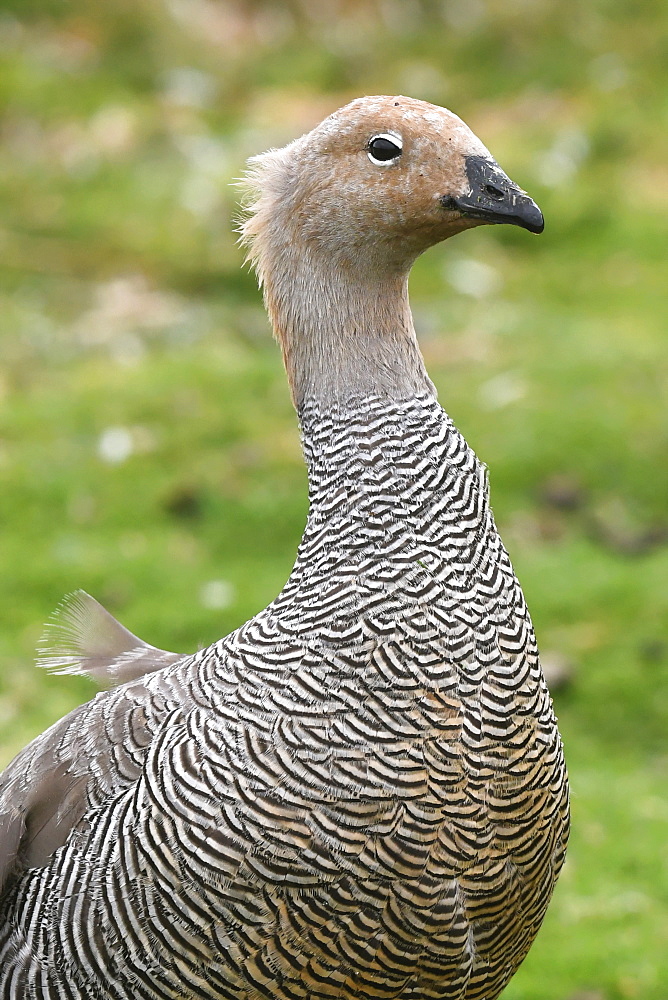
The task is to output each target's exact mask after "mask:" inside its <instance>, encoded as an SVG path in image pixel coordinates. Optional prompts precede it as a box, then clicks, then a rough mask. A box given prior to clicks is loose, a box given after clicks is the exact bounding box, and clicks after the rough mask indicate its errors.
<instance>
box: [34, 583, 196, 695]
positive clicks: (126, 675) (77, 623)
mask: <svg viewBox="0 0 668 1000" xmlns="http://www.w3.org/2000/svg"><path fill="white" fill-rule="evenodd" d="M37 650H38V652H37V665H38V666H39V667H44V668H45V669H47V670H50V671H52V672H53V673H56V674H78V675H84V676H87V677H91V678H92V679H93V680H96V681H98V682H100V683H103V684H107V685H109V684H112V685H114V684H122V683H125V681H130V680H135V679H136V678H137V677H142V676H144V674H149V673H153V672H154V671H156V670H161V669H162V668H163V667H166V666H170V665H171V664H172V663H177V662H178V661H179V660H182V659H184V655H185V654H183V653H170V652H168V651H167V650H165V649H157V648H156V647H155V646H151V645H149V643H147V642H144V641H143V639H140V638H139V637H138V636H136V635H133V633H132V632H130V631H129V630H128V629H126V628H125V626H124V625H121V623H120V622H119V621H117V620H116V619H115V618H114V617H113V615H110V614H109V612H108V611H107V610H106V609H105V608H103V607H102V605H101V604H99V603H98V601H96V600H95V598H94V597H91V596H90V594H87V593H86V592H85V591H84V590H77V591H75V592H74V593H73V594H68V595H67V597H65V598H63V600H62V601H61V603H60V605H59V606H58V608H57V609H56V611H55V612H54V614H53V615H52V617H51V620H50V621H49V622H47V624H46V626H45V629H44V633H43V634H42V637H41V639H40V641H39V643H38V647H37Z"/></svg>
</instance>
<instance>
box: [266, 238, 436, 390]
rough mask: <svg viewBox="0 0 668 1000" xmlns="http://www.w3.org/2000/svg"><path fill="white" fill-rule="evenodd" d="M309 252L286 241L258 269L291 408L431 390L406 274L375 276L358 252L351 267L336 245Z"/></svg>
mask: <svg viewBox="0 0 668 1000" xmlns="http://www.w3.org/2000/svg"><path fill="white" fill-rule="evenodd" d="M320 256H322V253H321V254H320ZM309 257H310V255H309V254H307V253H302V254H299V255H298V254H297V253H296V252H295V250H294V247H292V248H290V249H288V250H287V252H286V253H285V254H283V255H282V257H281V259H280V261H279V262H278V263H277V266H275V267H273V268H272V267H271V266H268V267H267V266H265V270H264V275H263V278H264V287H265V299H266V302H267V307H268V309H269V313H270V316H271V319H272V323H273V326H274V332H275V334H276V336H277V338H278V340H279V342H280V344H281V347H282V350H283V358H284V361H285V367H286V371H287V374H288V380H289V382H290V387H291V390H292V394H293V399H294V402H295V406H296V407H297V409H298V410H300V409H301V408H302V406H303V405H304V403H306V402H308V401H310V400H317V401H319V402H321V403H325V404H330V403H331V404H336V403H341V402H345V401H346V400H347V399H350V398H352V397H354V396H356V397H359V396H366V395H376V396H381V397H386V398H388V399H407V398H410V397H411V396H414V395H417V394H421V393H424V392H429V393H431V394H432V395H434V396H435V395H436V390H435V389H434V386H433V384H432V383H431V381H430V379H429V376H428V375H427V372H426V370H425V367H424V362H423V360H422V355H421V354H420V349H419V347H418V343H417V338H416V336H415V329H414V327H413V318H412V316H411V311H410V306H409V303H408V275H407V274H404V273H394V274H390V275H383V276H378V275H376V274H374V273H373V272H372V269H371V268H370V267H367V266H366V262H365V261H364V260H361V261H360V266H359V268H358V269H356V270H353V269H352V268H351V267H350V265H348V264H347V262H344V261H341V260H340V259H338V260H337V258H336V254H335V253H333V254H332V257H331V259H330V260H329V261H326V262H325V263H324V264H323V263H322V262H319V266H314V265H313V261H312V260H311V259H309Z"/></svg>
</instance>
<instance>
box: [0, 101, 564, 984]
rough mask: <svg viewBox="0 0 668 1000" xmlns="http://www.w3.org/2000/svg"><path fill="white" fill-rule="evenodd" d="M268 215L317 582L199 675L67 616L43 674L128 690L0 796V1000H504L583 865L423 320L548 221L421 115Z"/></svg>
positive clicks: (230, 639)
mask: <svg viewBox="0 0 668 1000" xmlns="http://www.w3.org/2000/svg"><path fill="white" fill-rule="evenodd" d="M249 184H250V188H251V190H252V192H253V198H252V202H251V203H250V205H249V209H248V216H247V221H246V222H245V225H244V228H243V237H244V239H245V241H246V242H247V244H248V245H249V247H250V257H251V259H252V261H253V262H254V264H255V266H256V268H257V272H258V275H259V278H260V281H261V283H262V285H263V287H264V295H265V301H266V305H267V308H268V311H269V314H270V317H271V320H272V323H273V328H274V332H275V334H276V337H277V338H278V341H279V343H280V345H281V347H282V350H283V356H284V360H285V366H286V369H287V374H288V379H289V382H290V387H291V391H292V395H293V398H294V402H295V406H296V409H297V412H298V415H299V420H300V423H301V430H302V435H303V442H304V452H305V456H306V461H307V464H308V471H309V482H310V509H309V515H308V522H307V525H306V529H305V532H304V537H303V540H302V543H301V545H300V547H299V552H298V555H297V559H296V563H295V567H294V570H293V572H292V574H291V576H290V578H289V580H288V582H287V584H286V586H285V587H284V589H283V590H282V591H281V593H280V594H279V596H278V597H277V598H276V600H275V601H273V603H272V604H270V605H269V607H268V608H266V609H265V610H264V611H262V612H260V613H259V614H258V615H256V617H255V618H253V619H252V620H251V621H248V622H246V624H245V625H242V626H241V627H240V628H239V629H237V630H236V631H235V632H233V633H232V634H231V635H228V636H226V637H225V638H223V639H221V640H219V641H218V642H216V643H214V645H212V646H210V647H209V648H208V649H203V650H201V651H200V652H198V653H196V654H195V655H188V656H179V655H177V654H171V653H166V652H164V651H161V650H156V649H154V648H153V647H150V646H147V645H146V644H145V643H142V642H141V640H139V639H137V638H136V637H135V636H133V635H131V634H130V633H129V632H127V631H126V630H125V629H123V627H122V626H121V625H119V624H118V623H117V622H116V621H115V620H114V619H113V618H112V617H111V616H110V615H108V614H107V612H106V611H104V609H103V608H101V607H100V606H99V605H97V604H96V603H95V602H94V601H92V599H90V598H88V597H87V596H86V595H83V594H80V595H77V596H75V597H74V598H73V599H71V600H69V601H68V602H66V604H65V605H64V607H63V609H62V611H61V614H60V617H59V619H58V620H57V622H56V625H55V631H54V635H53V637H52V643H51V648H50V650H48V651H47V653H46V658H47V660H49V659H50V661H51V662H52V664H54V665H56V666H59V667H60V668H63V667H65V668H68V667H69V669H74V670H80V671H89V672H92V673H93V674H96V675H98V676H103V675H107V677H108V678H109V679H111V680H114V681H116V682H119V683H118V686H116V687H114V688H113V689H111V690H108V691H106V692H104V693H101V694H98V695H97V696H96V697H95V698H93V700H92V701H91V702H89V703H88V704H87V705H83V706H81V707H80V708H77V709H75V710H74V711H73V712H71V713H70V714H69V715H68V716H66V717H65V718H64V719H61V720H60V721H59V722H57V723H56V724H55V725H54V726H52V727H51V728H50V729H48V730H47V731H46V732H45V733H44V734H43V735H42V736H40V737H38V738H37V739H36V740H34V742H33V743H31V744H30V746H29V747H27V748H26V749H25V750H24V751H23V752H22V753H20V754H19V756H18V757H17V758H16V759H15V760H14V762H13V763H12V764H10V766H9V767H8V768H7V770H6V771H5V773H4V775H3V776H2V778H1V779H0V824H1V825H0V835H1V840H0V855H1V862H2V864H1V866H0V868H1V873H2V890H1V891H2V900H1V902H0V997H2V1000H30V998H32V1000H37V998H39V1000H56V998H58V1000H65V998H67V1000H84V998H85V1000H102V998H114V1000H164V998H167V997H169V998H177V997H178V998H180V1000H192V998H207V1000H214V998H215V1000H221V998H226V1000H227V998H229V1000H241V998H243V1000H260V998H272V1000H314V998H332V997H339V998H344V1000H359V998H366V997H368V998H374V1000H379V998H381V1000H382V998H401V1000H404V998H413V1000H427V998H450V1000H454V998H461V1000H463V998H467V1000H474V998H477V1000H493V998H495V997H496V996H497V995H498V994H499V993H500V991H501V990H502V988H503V987H504V986H505V984H506V983H507V982H508V980H509V979H510V977H511V976H512V974H513V972H514V971H515V969H516V968H517V966H518V965H519V963H520V962H521V961H522V959H523V958H524V956H525V955H526V953H527V950H528V949H529V946H530V945H531V942H532V940H533V938H534V936H535V934H536V932H537V930H538V928H539V925H540V923H541V921H542V919H543V915H544V913H545V909H546V907H547V904H548V901H549V899H550V895H551V893H552V889H553V886H554V883H555V879H556V877H557V875H558V872H559V869H560V867H561V865H562V861H563V858H564V851H565V844H566V838H567V829H568V789H567V780H566V772H565V767H564V760H563V755H562V747H561V741H560V737H559V733H558V731H557V726H556V722H555V717H554V714H553V709H552V703H551V700H550V696H549V694H548V691H547V688H546V686H545V682H544V680H543V676H542V673H541V669H540V666H539V661H538V653H537V650H536V643H535V639H534V634H533V630H532V626H531V621H530V618H529V614H528V612H527V609H526V605H525V603H524V598H523V596H522V592H521V590H520V587H519V584H518V582H517V580H516V579H515V576H514V573H513V570H512V567H511V564H510V560H509V558H508V555H507V554H506V551H505V549H504V548H503V545H502V544H501V541H500V540H499V536H498V534H497V532H496V528H495V525H494V521H493V518H492V514H491V512H490V508H489V504H488V487H487V476H486V471H485V467H484V466H483V465H482V464H481V463H480V462H479V461H478V459H477V458H476V456H475V455H474V454H473V452H472V451H471V449H470V448H469V447H468V446H467V444H466V442H465V441H464V440H463V438H462V436H461V435H460V434H459V432H458V431H457V430H456V429H455V427H454V426H453V424H452V422H451V421H450V419H449V418H448V417H447V416H446V414H445V413H444V412H443V410H442V409H441V407H440V405H439V404H438V402H437V400H436V393H435V390H434V387H433V385H432V383H431V382H430V380H429V378H428V376H427V373H426V371H425V368H424V365H423V361H422V358H421V355H420V352H419V349H418V345H417V341H416V337H415V332H414V329H413V322H412V319H411V313H410V309H409V305H408V294H407V281H408V272H409V269H410V267H411V265H412V263H413V261H414V260H415V258H416V257H417V256H418V255H419V254H420V253H422V251H424V250H426V249H427V248H428V247H430V246H432V245H433V244H435V243H438V242H440V241H441V240H444V239H446V238H447V237H449V236H452V235H453V234H455V233H458V232H460V231H461V230H464V229H469V228H471V227H472V226H478V225H482V224H485V223H503V222H505V223H510V224H511V225H517V226H522V227H524V228H525V229H528V230H529V231H531V232H536V233H538V232H540V231H541V230H542V228H543V219H542V215H541V213H540V211H539V209H538V208H537V206H536V205H535V204H534V202H533V201H532V200H531V199H530V198H529V197H528V196H527V195H526V194H525V193H524V192H523V191H522V190H520V189H519V188H518V187H517V186H516V185H515V184H514V183H513V182H512V181H510V180H509V178H508V177H507V176H506V175H505V174H504V173H503V171H502V170H501V169H500V168H499V166H498V165H497V164H496V163H495V161H494V160H493V158H492V156H491V155H490V153H489V152H488V151H487V149H486V148H485V147H484V146H483V145H482V143H481V142H480V141H479V140H478V139H477V138H476V137H475V136H474V135H473V134H472V132H471V131H470V130H469V129H468V128H467V126H466V125H465V124H464V123H463V122H462V121H461V120H460V119H459V118H457V117H456V116H455V115H453V114H451V113H450V112H449V111H446V110H444V109H442V108H438V107H434V106H432V105H429V104H425V103H423V102H421V101H416V100H411V99H409V98H406V97H372V98H363V99H360V100H356V101H353V103H352V104H349V105H348V106H347V107H345V108H343V109H341V110H340V111H337V112H336V113H335V114H333V115H331V116H330V117H329V118H327V119H326V120H325V121H324V122H322V124H320V125H318V126H317V128H315V129H314V130H313V131H312V132H310V133H309V134H308V135H305V136H303V137H302V138H300V139H297V140H295V141H294V142H292V143H291V144H290V145H288V146H287V147H286V148H285V149H280V150H272V151H271V152H269V153H266V154H265V155H264V156H258V157H256V158H255V159H254V160H253V161H252V163H251V168H250V174H249Z"/></svg>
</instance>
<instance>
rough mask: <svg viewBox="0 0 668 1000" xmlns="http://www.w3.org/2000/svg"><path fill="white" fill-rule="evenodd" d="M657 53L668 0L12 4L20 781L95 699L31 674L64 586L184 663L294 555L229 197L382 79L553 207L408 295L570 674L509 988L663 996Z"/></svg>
mask: <svg viewBox="0 0 668 1000" xmlns="http://www.w3.org/2000/svg"><path fill="white" fill-rule="evenodd" d="M666 38H668V14H667V13H666V11H665V5H664V4H663V3H660V2H659V0H654V2H649V3H645V4H643V5H642V7H641V8H639V7H638V6H637V5H634V4H631V3H629V2H622V0H595V2H593V3H589V4H582V3H576V2H575V0H564V2H562V3H560V4H550V3H547V2H542V0H539V2H536V3H533V4H527V3H520V2H513V3H508V2H507V0H487V2H486V3H463V2H459V0H449V2H447V3H445V2H444V3H442V4H436V3H430V2H427V0H422V2H418V0H416V2H415V3H411V4H406V3H400V2H398V0H393V2H388V3H384V4H382V5H380V4H375V3H372V2H370V0H360V2H359V3H356V4H349V5H346V4H338V3H336V4H325V3H324V2H322V0H320V2H314V3H309V4H306V3H304V4H301V3H298V2H297V0H294V2H292V3H287V4H286V3H282V4H278V3H276V4H270V3H268V2H263V3H254V4H250V3H248V4H239V5H237V6H235V7H233V6H232V5H228V4H227V3H206V2H203V0H190V2H188V3H176V2H174V3H172V4H169V5H167V4H165V3H162V2H161V0H134V2H132V3H130V2H129V0H116V2H113V3H106V4H100V5H93V6H91V5H90V4H88V3H84V0H70V2H68V3H63V2H61V0H51V2H46V0H42V2H39V3H38V2H36V0H30V2H25V0H20V2H19V0H14V2H12V3H10V2H6V0H5V2H4V3H3V4H2V5H1V7H0V61H1V65H0V107H1V109H2V115H3V118H2V125H1V129H2V132H1V135H2V142H1V143H0V202H1V204H2V213H1V214H0V248H1V253H0V315H1V316H2V321H1V324H0V353H1V354H2V366H1V367H0V618H1V623H0V759H1V762H5V761H7V760H9V759H10V758H11V756H12V755H13V754H14V753H15V752H16V751H17V750H18V749H19V748H20V747H21V746H22V745H23V744H24V743H25V742H26V741H27V740H29V739H30V738H31V737H32V736H34V735H35V734H36V733H38V732H39V731H41V730H42V729H43V728H44V727H45V726H47V725H48V724H49V723H50V722H51V721H53V720H54V719H56V718H57V717H58V716H60V715H61V714H63V713H64V712H66V711H67V710H68V709H69V708H70V707H72V706H73V705H75V704H77V703H78V702H80V701H81V700H83V699H85V698H87V697H89V696H90V695H91V694H92V692H93V690H94V689H93V688H92V686H91V685H89V684H88V683H87V682H85V681H83V680H80V679H76V678H54V677H50V676H47V675H45V674H44V673H42V672H40V671H37V670H35V669H34V668H33V666H32V657H33V649H34V646H35V643H36V641H37V639H38V637H39V634H40V631H41V627H42V623H43V622H44V620H45V618H46V617H47V616H48V614H49V613H50V612H51V610H52V609H53V608H54V607H55V605H56V604H57V603H58V601H59V600H60V597H61V596H62V594H64V593H66V592H68V591H71V590H74V589H76V588H77V587H83V588H84V589H86V590H88V591H90V592H91V593H93V594H94V595H95V596H96V597H98V598H99V599H100V600H101V601H102V602H103V603H104V604H106V606H107V607H109V609H110V610H111V611H112V613H114V614H117V615H118V616H119V617H120V618H121V619H122V620H123V621H124V623H125V624H127V625H128V627H130V628H131V629H133V631H136V632H138V634H140V635H141V636H142V637H144V638H146V639H147V640H148V641H150V642H153V643H155V644H157V645H160V646H165V647H166V648H174V649H183V650H187V649H194V648H196V647H197V646H198V645H203V644H206V643H208V642H210V641H212V640H213V639H215V638H217V637H219V636H220V635H222V634H224V633H225V632H227V631H229V630H230V629H232V628H233V627H235V626H236V625H237V624H239V623H240V622H241V621H242V620H244V619H245V618H246V617H249V616H250V615H252V614H253V613H254V612H255V611H257V610H258V609H259V608H261V607H262V606H263V605H264V604H266V603H267V601H269V600H270V599H271V598H272V597H273V596H274V595H275V593H276V591H277V590H278V589H279V588H280V586H281V585H282V583H283V582H284V581H285V579H286V577H287V575H288V573H289V571H290V568H291V564H292V559H293V556H294V552H295V548H296V545H297V542H298V540H299V537H300V534H301V529H302V526H303V522H304V517H305V512H306V494H305V473H304V470H303V467H302V461H301V456H300V451H299V442H298V435H297V430H296V422H295V418H294V415H293V413H292V410H291V406H290V402H289V398H288V393H287V388H286V385H285V380H284V376H283V373H282V371H281V367H280V360H279V356H278V352H277V350H276V348H275V346H274V345H273V344H272V342H271V339H270V335H269V331H268V328H267V325H266V321H265V319H264V315H263V312H262V310H261V306H260V302H259V296H258V294H257V291H256V288H255V283H254V280H253V278H252V276H251V275H250V274H249V273H248V271H247V269H243V268H242V267H241V254H240V252H239V251H238V249H237V248H236V246H235V237H234V232H233V228H232V225H231V221H230V220H231V218H232V216H233V214H234V211H235V209H234V205H235V199H236V194H235V191H234V189H233V188H231V187H230V185H229V182H230V180H231V179H232V178H234V177H237V176H239V173H240V172H241V170H242V167H243V163H244V160H245V158H246V157H247V156H248V155H250V154H252V153H254V152H258V151H260V150H262V149H264V148H266V147H267V146H269V145H272V144H278V143H281V142H284V141H287V140H288V139H290V138H291V137H293V136H294V135H295V134H298V133H299V132H301V131H305V130H306V129H307V128H310V127H311V126H312V125H313V124H315V122H317V121H318V120H319V119H320V118H321V117H322V116H323V115H324V114H325V113H327V112H329V111H331V110H333V109H334V108H335V107H337V106H339V105H340V104H342V103H344V102H345V101H347V100H348V99H350V98H352V97H354V96H358V95H359V94H363V93H383V92H385V93H387V92H404V93H406V92H407V93H410V94H412V95H413V96H416V97H423V98H425V99H428V100H432V101H435V102H436V103H440V104H445V105H447V106H450V107H452V108H453V110H455V111H457V112H458V113H459V114H461V115H462V116H463V117H464V118H465V119H466V120H467V121H468V122H469V123H470V124H471V126H472V127H473V128H474V130H475V131H477V132H478V134H479V135H480V136H481V138H482V139H483V141H484V142H485V143H486V144H487V145H488V146H489V147H490V148H491V149H492V151H493V152H494V154H495V155H496V156H497V158H498V159H499V161H500V163H501V164H502V165H503V166H504V168H505V169H506V170H507V171H508V172H509V173H510V175H511V176H512V177H514V178H515V179H516V180H517V181H518V182H519V183H521V184H522V185H523V186H525V187H526V188H527V189H528V190H529V191H530V192H531V194H532V195H533V196H534V197H535V198H536V200H537V201H538V202H539V204H540V205H541V207H542V208H543V209H544V212H545V216H546V223H547V224H546V231H545V234H544V235H543V236H542V237H541V238H539V239H534V238H531V237H529V236H528V235H527V234H525V233H521V232H516V231H512V230H507V231H506V230H503V229H501V228H499V229H494V230H491V229H490V230H478V231H475V232H471V233H467V234H465V235H463V236H461V237H458V238H457V239H456V240H453V241H452V242H451V243H450V244H447V245H445V246H444V247H441V248H437V249H435V250H433V251H431V252H430V254H428V255H427V256H426V257H425V258H424V259H423V260H421V261H420V262H419V263H418V265H417V266H416V268H415V272H414V275H413V278H412V296H413V304H414V308H415V313H416V321H417V325H418V328H419V330H420V332H421V334H422V344H423V348H424V351H425V355H426V357H427V362H428V365H429V369H430V372H431V373H432V376H433V378H434V380H435V382H436V384H437V386H438V388H439V392H440V397H441V400H442V402H443V404H444V405H445V407H446V409H447V410H448V411H449V412H450V413H451V414H452V416H453V418H454V419H455V420H456V422H457V423H458V425H459V426H460V428H461V429H462V430H463V432H464V433H465V435H466V436H467V438H468V440H469V441H470V443H471V444H472V445H473V446H474V447H475V449H476V450H477V452H478V453H479V455H480V456H481V457H482V458H483V459H484V460H485V461H486V462H487V463H488V464H489V467H490V473H491V481H492V498H493V503H494V509H495V513H496V517H497V520H498V522H499V526H500V528H501V532H502V535H503V537H504V540H505V541H506V544H507V546H508V548H509V550H510V552H511V555H512V557H513V560H514V562H515V565H516V569H517V571H518V574H519V576H520V579H521V580H522V583H523V586H524V589H525V592H526V596H527V600H528V603H529V606H530V608H531V611H532V614H533V617H534V620H535V624H536V629H537V632H538V637H539V641H540V644H541V647H542V648H543V650H544V651H545V652H546V654H548V657H550V656H553V655H554V654H556V653H558V654H560V655H561V657H562V658H565V660H566V661H567V663H568V664H569V665H570V670H571V680H570V683H568V684H567V685H566V686H565V687H563V688H561V689H559V690H557V691H556V692H555V696H556V703H557V710H558V713H559V716H560V723H561V727H562V732H563V735H564V740H565V744H566V750H567V756H568V761H569V767H570V771H571V778H572V785H573V820H574V829H573V839H572V845H571V849H570V852H569V858H568V862H567V867H566V870H565V872H564V874H563V876H562V879H561V881H560V884H559V886H558V888H557V891H556V894H555V898H554V902H553V905H552V907H551V910H550V912H549V915H548V918H547V921H546V926H545V928H544V930H543V931H542V932H541V935H540V936H539V939H538V942H537V944H536V945H535V947H534V949H533V950H532V952H531V954H530V956H529V958H528V959H527V961H526V963H525V965H524V966H523V968H522V969H521V970H520V972H519V973H518V975H517V976H516V978H515V979H514V980H513V982H512V983H511V985H510V986H509V988H508V989H507V991H506V993H505V997H506V998H507V1000H535V998H537V997H540V998H542V1000H576V998H580V1000H635V998H638V1000H666V996H668V968H667V966H666V961H665V947H666V945H665V942H666V940H668V923H667V916H666V914H668V862H667V860H666V858H667V855H666V842H667V841H668V805H667V804H666V802H667V800H666V772H667V770H668V743H667V735H666V734H667V732H668V624H667V623H668V511H667V509H666V503H667V500H668V464H667V463H666V449H667V446H668V413H667V409H668V405H667V393H666V384H667V382H666V380H667V377H668V362H667V360H666V359H667V352H666V331H665V326H666V319H665V317H666V313H667V307H668V290H667V284H666V280H665V233H666V222H667V216H668V193H667V192H668V174H667V169H666V158H665V138H664V137H665V131H666V125H667V124H668V96H666V95H668V59H667V58H666V56H667V55H668V53H667V52H666V47H667V46H666ZM114 446H115V447H117V448H119V447H120V449H121V450H120V453H119V452H117V453H116V454H117V457H118V456H119V454H120V459H121V460H119V461H116V462H111V461H107V460H105V459H104V457H103V456H104V454H105V448H106V449H107V453H108V451H109V449H110V448H112V450H113V447H114Z"/></svg>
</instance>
